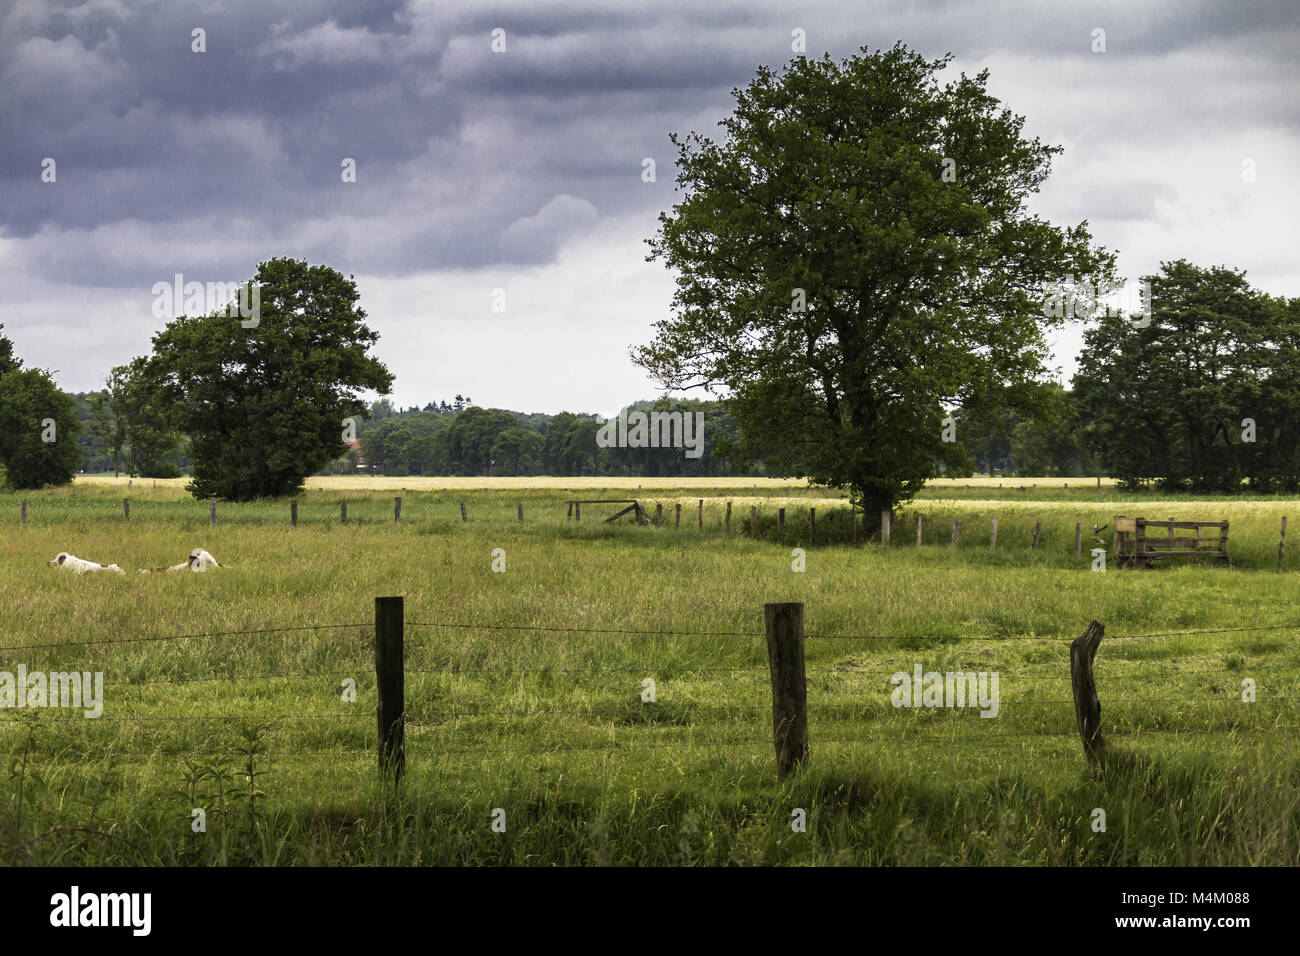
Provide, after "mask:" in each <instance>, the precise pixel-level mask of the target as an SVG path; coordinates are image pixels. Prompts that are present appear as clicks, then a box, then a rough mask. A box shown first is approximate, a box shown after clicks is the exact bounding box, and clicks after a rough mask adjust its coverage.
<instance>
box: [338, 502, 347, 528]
mask: <svg viewBox="0 0 1300 956" xmlns="http://www.w3.org/2000/svg"><path fill="white" fill-rule="evenodd" d="M347 523H348V503H347V502H346V501H340V502H339V524H347Z"/></svg>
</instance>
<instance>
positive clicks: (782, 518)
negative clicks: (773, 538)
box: [776, 508, 785, 531]
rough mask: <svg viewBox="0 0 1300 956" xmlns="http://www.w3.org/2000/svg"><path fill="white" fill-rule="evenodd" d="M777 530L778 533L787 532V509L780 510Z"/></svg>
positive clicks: (777, 514) (777, 516)
mask: <svg viewBox="0 0 1300 956" xmlns="http://www.w3.org/2000/svg"><path fill="white" fill-rule="evenodd" d="M776 530H777V531H784V530H785V509H784V508H781V509H778V511H777V513H776Z"/></svg>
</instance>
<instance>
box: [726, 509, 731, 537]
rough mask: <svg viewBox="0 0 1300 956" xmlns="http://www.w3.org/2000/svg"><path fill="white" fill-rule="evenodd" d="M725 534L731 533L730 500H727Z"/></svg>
mask: <svg viewBox="0 0 1300 956" xmlns="http://www.w3.org/2000/svg"><path fill="white" fill-rule="evenodd" d="M727 534H731V502H730V501H728V502H727Z"/></svg>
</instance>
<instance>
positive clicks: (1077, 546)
mask: <svg viewBox="0 0 1300 956" xmlns="http://www.w3.org/2000/svg"><path fill="white" fill-rule="evenodd" d="M1082 555H1083V525H1082V524H1080V523H1079V522H1077V521H1076V522H1075V523H1074V556H1075V557H1076V558H1078V557H1081V556H1082Z"/></svg>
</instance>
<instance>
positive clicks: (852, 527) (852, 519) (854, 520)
mask: <svg viewBox="0 0 1300 956" xmlns="http://www.w3.org/2000/svg"><path fill="white" fill-rule="evenodd" d="M849 538H850V540H851V541H852V542H853V543H854V544H857V543H858V507H857V505H855V504H854V503H853V502H852V501H850V502H849Z"/></svg>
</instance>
